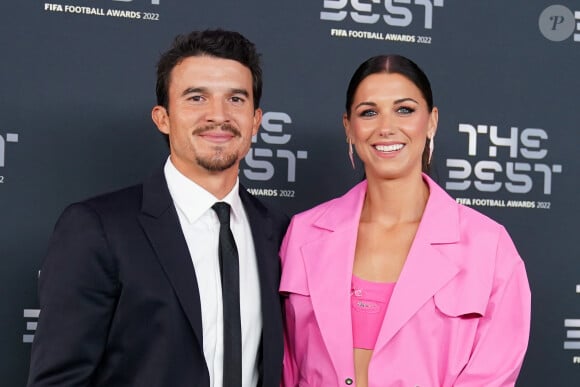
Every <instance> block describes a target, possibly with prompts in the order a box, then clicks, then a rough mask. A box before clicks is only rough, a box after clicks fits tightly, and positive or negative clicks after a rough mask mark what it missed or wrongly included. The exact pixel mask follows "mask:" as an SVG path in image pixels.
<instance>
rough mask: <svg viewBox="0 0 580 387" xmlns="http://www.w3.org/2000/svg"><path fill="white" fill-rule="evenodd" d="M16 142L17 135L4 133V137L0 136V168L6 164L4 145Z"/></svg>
mask: <svg viewBox="0 0 580 387" xmlns="http://www.w3.org/2000/svg"><path fill="white" fill-rule="evenodd" d="M16 142H18V134H17V133H6V135H5V136H2V135H1V134H0V167H3V166H4V164H5V162H6V144H7V143H16Z"/></svg>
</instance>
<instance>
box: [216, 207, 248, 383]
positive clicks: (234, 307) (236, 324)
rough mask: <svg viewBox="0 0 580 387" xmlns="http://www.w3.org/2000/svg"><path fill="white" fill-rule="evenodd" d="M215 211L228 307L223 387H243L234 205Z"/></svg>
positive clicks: (226, 307) (226, 308)
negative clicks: (233, 226)
mask: <svg viewBox="0 0 580 387" xmlns="http://www.w3.org/2000/svg"><path fill="white" fill-rule="evenodd" d="M211 208H213V210H214V211H215V212H216V214H217V216H218V218H219V220H220V237H219V261H220V272H221V279H222V299H223V304H224V316H223V319H224V364H223V369H224V383H223V387H234V386H236V387H240V386H241V385H242V328H241V322H240V274H239V262H238V249H237V248H236V241H235V240H234V235H233V234H232V231H231V230H230V205H229V204H227V203H224V202H217V203H215V204H214V205H213V206H212V207H211Z"/></svg>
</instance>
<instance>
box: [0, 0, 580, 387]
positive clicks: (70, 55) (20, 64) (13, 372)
mask: <svg viewBox="0 0 580 387" xmlns="http://www.w3.org/2000/svg"><path fill="white" fill-rule="evenodd" d="M558 4H560V5H554V3H553V2H552V1H542V0H534V1H532V2H530V1H529V0H489V1H478V2H476V1H459V0H446V1H443V0H407V1H402V0H308V1H291V0H287V1H282V0H281V1H267V0H246V1H243V2H240V1H237V0H214V1H195V0H51V1H50V2H44V1H31V0H29V1H18V0H10V1H5V2H3V3H2V5H1V6H0V47H1V49H2V54H1V56H0V58H1V64H0V66H1V67H0V69H1V71H0V109H1V110H0V265H1V266H0V267H1V269H0V301H1V304H0V384H1V385H3V386H22V385H24V383H25V380H26V375H27V370H28V359H29V355H30V342H31V340H32V339H33V335H34V330H35V323H36V317H37V315H38V304H37V300H36V285H37V283H36V282H37V281H36V277H37V271H38V268H39V263H40V260H41V259H42V257H43V255H44V252H45V249H46V245H47V241H48V238H49V236H50V233H51V230H52V227H53V225H54V222H55V220H56V218H57V216H58V214H59V213H60V212H61V211H62V209H63V208H64V206H65V205H66V204H68V203H70V202H72V201H76V200H80V199H83V198H86V197H88V196H92V195H95V194H97V193H100V192H104V191H109V190H112V189H115V188H119V187H122V186H126V185H129V184H133V183H136V182H138V181H140V180H141V179H142V178H143V177H144V176H146V175H148V174H149V173H150V172H151V171H152V170H153V169H154V168H156V167H157V166H159V165H160V164H161V163H163V162H164V160H165V158H166V157H167V149H166V146H165V143H164V142H163V139H162V137H161V135H160V134H159V133H158V132H157V130H156V128H155V127H154V125H153V123H152V122H151V119H150V109H151V107H152V106H153V105H154V103H155V96H154V81H155V63H156V61H157V59H158V57H159V55H160V53H161V52H162V51H164V50H165V49H166V48H167V47H168V46H169V44H170V42H171V40H172V39H173V37H174V36H175V35H176V34H178V33H184V32H188V31H190V30H192V29H205V28H215V27H223V28H226V29H234V30H238V31H240V32H242V33H243V34H244V35H246V36H247V37H248V38H250V40H252V41H254V42H255V43H256V44H257V46H258V48H259V50H260V51H261V52H262V53H263V67H264V73H265V74H264V82H265V89H264V96H263V104H262V108H263V110H264V112H265V117H264V124H263V125H262V130H261V134H260V135H259V136H258V137H257V138H256V140H255V143H254V146H253V149H252V150H251V153H250V155H249V156H248V157H247V159H246V162H245V163H244V164H243V166H242V172H241V174H240V176H241V179H242V181H243V183H244V184H245V185H246V186H247V187H248V188H250V189H251V190H252V191H253V192H254V193H255V194H256V195H259V196H261V197H263V198H265V199H266V200H267V201H269V202H271V203H274V204H276V205H278V206H280V207H282V208H284V209H285V210H286V211H287V212H288V213H289V214H293V213H295V212H297V211H300V210H303V209H306V208H309V207H311V206H313V205H314V204H317V203H319V202H321V201H323V200H326V199H328V198H330V197H333V196H336V195H339V194H342V193H343V192H344V191H346V190H347V188H348V187H350V186H351V185H352V184H353V183H354V182H356V181H358V180H359V179H360V178H361V175H362V171H361V170H360V163H359V169H358V170H356V171H353V170H352V168H351V167H350V164H349V161H348V158H347V149H346V142H345V135H344V131H343V129H342V124H341V115H342V112H343V105H344V94H345V90H346V85H347V82H348V79H349V78H350V75H351V74H352V72H353V71H354V69H355V67H356V66H357V65H358V64H359V63H360V62H362V61H363V60H364V59H366V58H368V57H370V56H372V55H376V54H379V53H399V54H403V55H406V56H409V57H410V58H412V59H413V60H415V61H416V62H417V63H419V64H420V66H421V67H423V69H424V70H425V71H426V72H427V74H428V75H429V76H430V78H431V80H432V83H433V89H434V94H435V104H436V105H437V106H438V107H439V110H440V124H439V130H438V134H437V148H436V151H435V156H434V157H435V170H434V175H435V178H436V180H437V181H438V182H439V183H440V184H441V185H442V186H443V187H444V188H446V189H447V191H448V192H449V193H450V194H451V195H452V196H454V197H455V198H457V199H458V200H460V201H461V202H463V203H465V204H467V205H470V206H473V207H475V208H477V209H478V210H480V211H482V212H484V213H486V214H488V215H489V216H491V217H493V218H494V219H496V220H498V221H500V222H501V223H503V224H504V225H505V226H506V227H507V229H508V230H509V231H510V233H511V235H512V237H513V239H514V241H515V243H516V245H517V247H518V249H519V251H520V253H521V255H522V257H523V258H524V260H525V262H526V266H527V270H528V275H529V278H530V283H531V287H532V293H533V321H532V333H531V341H530V347H529V351H528V355H527V357H526V361H525V363H524V367H523V370H522V374H521V378H520V382H519V385H521V386H571V385H577V383H578V380H580V379H579V377H580V334H579V333H580V259H579V258H580V248H579V245H578V243H575V241H574V240H575V238H576V237H577V236H576V234H577V233H578V227H577V223H576V220H577V219H578V215H579V206H578V205H577V204H575V202H576V201H577V200H576V195H577V192H578V188H579V186H580V183H579V182H578V172H579V170H580V165H579V161H578V160H579V159H578V157H577V156H574V151H576V149H577V148H578V146H579V145H580V127H579V123H580V107H579V106H580V105H579V91H580V80H579V78H580V71H579V70H578V69H579V68H580V67H579V65H580V24H579V23H580V3H578V2H577V1H573V0H560V1H559V2H558ZM121 11H124V12H121ZM115 15H116V16H115Z"/></svg>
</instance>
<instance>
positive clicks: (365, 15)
mask: <svg viewBox="0 0 580 387" xmlns="http://www.w3.org/2000/svg"><path fill="white" fill-rule="evenodd" d="M349 3H350V6H351V7H352V8H353V9H354V10H353V11H351V12H348V11H346V10H345V9H346V8H348V4H349ZM381 3H383V4H382V7H381V6H380V5H381ZM375 4H376V5H375ZM404 4H408V5H404ZM323 7H324V11H322V12H320V20H330V21H336V22H340V21H343V20H345V19H346V17H347V16H349V15H350V17H351V18H352V20H353V21H355V22H356V23H362V24H375V23H377V22H378V21H379V20H381V19H382V20H383V21H384V22H385V23H386V24H387V25H389V26H394V27H407V26H409V25H410V24H411V22H412V21H413V16H414V15H413V12H422V13H423V16H424V18H423V20H424V24H423V27H424V28H425V29H431V28H432V27H433V9H434V8H435V7H443V0H366V1H364V0H324V5H323ZM381 8H382V9H381ZM375 11H376V12H375Z"/></svg>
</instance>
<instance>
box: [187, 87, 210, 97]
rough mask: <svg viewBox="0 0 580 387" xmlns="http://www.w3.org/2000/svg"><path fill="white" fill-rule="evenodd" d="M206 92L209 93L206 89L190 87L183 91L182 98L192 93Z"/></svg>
mask: <svg viewBox="0 0 580 387" xmlns="http://www.w3.org/2000/svg"><path fill="white" fill-rule="evenodd" d="M205 91H207V89H206V88H205V87H188V88H187V89H185V90H183V93H181V96H186V95H187V94H191V93H203V92H205Z"/></svg>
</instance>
